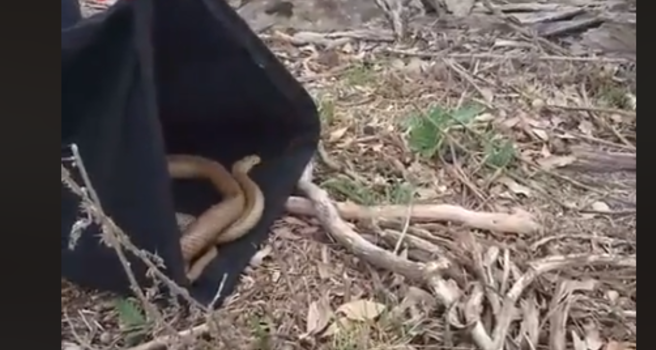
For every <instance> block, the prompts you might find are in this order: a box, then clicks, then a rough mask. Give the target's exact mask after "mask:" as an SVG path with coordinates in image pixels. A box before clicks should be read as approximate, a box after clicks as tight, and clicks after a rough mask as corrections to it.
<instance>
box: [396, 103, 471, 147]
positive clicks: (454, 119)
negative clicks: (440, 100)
mask: <svg viewBox="0 0 656 350" xmlns="http://www.w3.org/2000/svg"><path fill="white" fill-rule="evenodd" d="M482 110H483V109H482V108H481V107H479V106H474V105H472V106H466V107H463V108H459V109H457V110H452V111H449V110H445V109H443V108H441V107H437V106H436V107H433V108H431V109H430V111H429V112H428V113H418V114H415V115H413V116H411V117H410V119H409V120H408V123H407V124H406V127H407V140H408V144H409V146H410V148H411V150H412V151H413V152H416V153H418V154H419V155H420V156H421V157H424V158H432V157H434V156H435V155H436V154H437V153H438V151H440V149H441V148H442V146H443V145H444V139H445V137H444V135H445V134H446V133H448V132H450V131H451V129H452V128H453V127H454V126H459V125H468V124H469V123H471V122H472V121H473V120H474V118H475V117H476V116H477V115H479V114H480V113H481V112H482Z"/></svg>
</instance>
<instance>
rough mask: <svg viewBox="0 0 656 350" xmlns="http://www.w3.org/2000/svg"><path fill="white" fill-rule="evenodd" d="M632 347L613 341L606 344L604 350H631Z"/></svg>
mask: <svg viewBox="0 0 656 350" xmlns="http://www.w3.org/2000/svg"><path fill="white" fill-rule="evenodd" d="M631 349H632V347H631V346H629V344H627V343H623V342H618V341H614V340H611V341H609V342H608V343H606V346H605V347H604V350H631Z"/></svg>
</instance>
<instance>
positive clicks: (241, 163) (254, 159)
mask: <svg viewBox="0 0 656 350" xmlns="http://www.w3.org/2000/svg"><path fill="white" fill-rule="evenodd" d="M261 161H262V159H260V157H259V156H258V155H256V154H251V155H248V156H246V157H244V158H242V159H240V160H238V161H237V162H235V164H234V165H233V169H234V170H236V171H239V172H246V173H247V172H248V171H250V170H251V168H253V167H254V166H256V165H258V164H260V162H261Z"/></svg>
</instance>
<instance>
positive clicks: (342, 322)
mask: <svg viewBox="0 0 656 350" xmlns="http://www.w3.org/2000/svg"><path fill="white" fill-rule="evenodd" d="M354 324H355V321H352V320H349V319H348V317H339V318H337V319H336V320H335V322H333V323H331V324H330V326H328V328H326V331H325V332H323V333H322V334H321V337H330V336H334V335H337V334H339V333H341V332H348V331H349V330H350V329H352V328H353V326H354Z"/></svg>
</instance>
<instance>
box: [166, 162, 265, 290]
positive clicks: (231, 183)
mask: <svg viewBox="0 0 656 350" xmlns="http://www.w3.org/2000/svg"><path fill="white" fill-rule="evenodd" d="M167 160H168V169H169V173H170V175H171V177H172V178H177V179H189V178H208V179H210V181H211V182H212V183H213V184H214V186H215V187H216V188H217V189H218V190H219V192H221V194H222V195H223V196H224V199H223V201H221V202H220V203H218V204H215V205H213V206H212V207H210V208H209V209H208V210H206V211H205V212H204V213H203V214H201V215H200V216H199V217H198V218H197V219H196V220H195V221H193V222H192V223H190V224H189V225H188V226H187V227H186V228H185V229H184V232H183V235H182V238H181V242H180V246H181V250H182V256H183V261H184V264H185V269H186V272H187V277H188V278H189V279H190V280H191V281H192V282H193V281H195V280H196V279H197V278H198V277H199V276H200V274H201V272H202V271H203V269H204V268H205V267H206V266H207V264H209V263H210V262H211V261H212V260H213V259H214V258H215V257H216V255H217V249H216V245H217V244H224V243H227V242H231V241H233V240H236V239H238V238H240V237H242V236H243V235H244V234H246V233H247V232H249V231H250V229H251V228H253V226H255V225H256V224H257V222H258V221H259V219H260V217H261V215H262V211H263V210H264V195H263V194H262V191H261V190H260V188H259V186H258V185H257V184H256V183H255V182H254V181H252V180H251V179H250V178H249V177H248V172H249V171H250V169H251V168H252V167H254V166H255V165H257V164H258V163H259V162H260V158H259V157H258V156H256V155H250V156H247V157H245V158H243V159H241V160H239V161H237V162H235V163H234V164H233V166H232V174H231V173H230V172H228V171H227V170H226V169H225V167H223V165H221V164H220V163H218V162H215V161H212V160H209V159H207V158H203V157H198V156H190V155H171V156H168V157H167Z"/></svg>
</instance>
